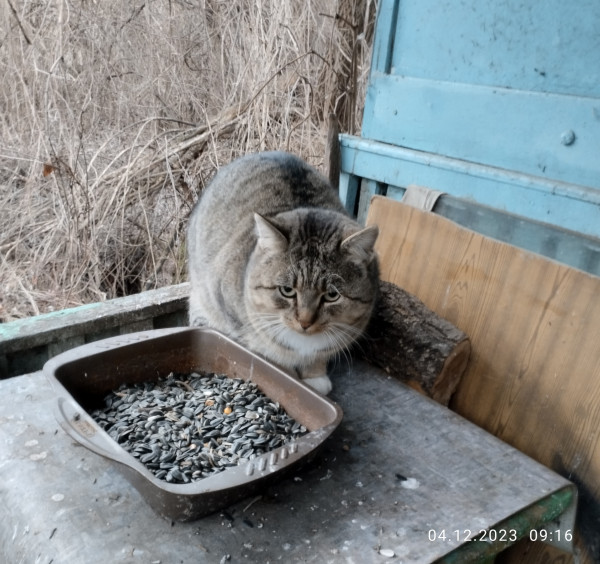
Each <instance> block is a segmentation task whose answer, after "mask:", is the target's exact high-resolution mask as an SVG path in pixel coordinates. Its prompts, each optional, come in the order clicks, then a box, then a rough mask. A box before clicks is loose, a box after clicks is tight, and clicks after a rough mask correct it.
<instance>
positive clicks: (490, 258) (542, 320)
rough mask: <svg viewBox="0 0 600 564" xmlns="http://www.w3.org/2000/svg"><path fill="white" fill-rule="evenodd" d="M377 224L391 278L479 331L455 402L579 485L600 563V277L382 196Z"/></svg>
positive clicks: (583, 538)
mask: <svg viewBox="0 0 600 564" xmlns="http://www.w3.org/2000/svg"><path fill="white" fill-rule="evenodd" d="M367 223H368V224H377V225H379V227H380V236H379V239H378V242H377V251H378V253H379V256H380V260H381V270H382V278H383V279H384V280H387V281H389V282H393V283H394V284H397V285H398V286H401V287H402V288H404V289H405V290H407V291H408V292H411V293H413V294H415V295H416V296H417V297H418V298H420V299H421V300H422V301H423V302H424V303H425V304H426V305H427V306H428V307H429V308H431V309H432V310H433V311H435V312H436V313H438V314H439V315H441V316H442V317H444V318H446V319H447V320H448V321H450V322H451V323H453V324H455V325H456V326H457V327H458V328H460V329H462V330H463V331H464V332H465V333H466V334H467V335H468V336H469V337H470V339H471V345H472V353H471V360H470V362H469V366H468V367H467V370H466V372H465V374H464V375H463V378H462V380H461V382H460V384H459V387H458V390H457V392H456V394H455V395H454V397H453V399H452V402H451V407H452V408H453V409H454V410H456V411H457V412H458V413H460V414H461V415H463V416H465V417H466V418H467V419H469V420H471V421H473V422H475V423H477V424H478V425H480V426H481V427H483V428H484V429H486V430H488V431H490V432H491V433H493V434H495V435H496V436H498V437H500V438H501V439H503V440H505V441H506V442H508V443H510V444H511V445H513V446H515V447H516V448H518V449H519V450H521V451H523V452H525V453H527V454H528V455H530V456H532V457H533V458H535V459H537V460H538V461H540V462H542V463H543V464H545V465H547V466H549V467H551V468H552V469H554V470H556V471H558V472H559V473H560V474H562V475H564V476H566V477H568V478H569V479H571V480H573V481H574V482H575V483H576V484H577V485H578V486H579V494H580V505H579V507H580V510H579V514H578V520H579V521H578V522H579V525H578V535H577V539H578V542H577V545H578V548H579V549H581V550H582V551H583V552H584V553H585V555H586V556H585V557H584V560H583V561H585V562H590V563H591V562H598V561H600V278H598V277H595V276H592V275H589V274H586V273H584V272H581V271H578V270H575V269H573V268H570V267H567V266H564V265H561V264H559V263H557V262H553V261H550V260H547V259H545V258H543V257H541V256H538V255H535V254H533V253H529V252H526V251H523V250H521V249H518V248H516V247H513V246H511V245H507V244H505V243H501V242H498V241H495V240H493V239H490V238H488V237H484V236H482V235H480V234H478V233H475V232H473V231H470V230H468V229H465V228H463V227H460V226H458V225H456V224H455V223H453V222H451V221H449V220H447V219H445V218H442V217H440V216H437V215H435V214H432V213H427V212H422V211H420V210H417V209H415V208H411V207H408V206H405V205H404V204H401V203H399V202H394V201H392V200H389V199H386V198H383V197H377V196H376V197H374V198H373V201H372V204H371V208H370V211H369V216H368V220H367ZM522 550H529V552H528V556H527V562H542V559H544V560H543V561H545V562H551V561H552V559H553V557H552V556H551V554H554V552H552V551H550V550H549V549H546V548H542V545H538V546H535V547H528V548H527V549H522ZM534 553H537V554H538V556H534ZM542 553H544V554H542ZM514 561H515V562H516V561H519V560H514ZM563 561H564V560H563Z"/></svg>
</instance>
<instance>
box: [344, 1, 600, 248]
mask: <svg viewBox="0 0 600 564" xmlns="http://www.w3.org/2000/svg"><path fill="white" fill-rule="evenodd" d="M378 9H379V12H378V18H377V25H376V32H375V41H374V48H373V60H372V67H371V75H370V81H369V87H368V89H367V95H366V100H365V111H364V117H363V130H362V138H363V141H364V142H365V143H367V144H369V143H372V142H379V144H376V145H370V144H369V145H368V147H367V146H365V145H361V147H360V148H359V149H358V152H362V151H366V152H365V154H364V155H363V154H360V155H357V154H356V153H355V150H354V149H355V148H354V147H350V145H351V143H350V144H348V146H347V155H346V157H344V158H345V160H346V163H347V164H348V161H349V160H351V161H352V166H350V167H349V168H343V169H342V170H343V172H344V173H349V172H351V173H352V174H356V173H355V172H352V171H353V170H355V169H356V167H358V168H365V167H366V168H369V169H377V170H378V172H377V174H373V173H371V175H367V176H366V178H368V179H371V180H376V181H378V182H387V181H388V180H389V183H390V184H394V185H396V186H400V187H403V186H407V185H408V184H420V185H424V186H428V187H430V188H433V189H437V190H442V191H445V192H448V193H450V194H452V195H454V196H456V197H459V198H467V199H471V200H473V201H476V202H478V203H481V204H483V205H487V206H492V207H495V208H497V209H499V210H506V211H508V212H510V213H514V214H517V215H520V216H523V217H526V218H531V219H533V220H534V221H543V222H548V223H550V224H553V225H556V226H558V227H561V228H564V229H569V230H575V231H580V232H582V233H584V234H585V235H588V236H593V237H600V208H599V203H600V63H599V62H598V61H600V3H599V2H597V1H596V0H574V1H573V2H570V3H565V2H563V1H562V0H548V1H547V2H535V1H533V0H528V1H525V2H523V1H522V0H506V1H504V2H496V1H494V0H464V1H462V2H460V3H457V2H452V1H450V0H442V1H440V0H402V2H400V1H399V0H381V2H380V4H379V8H378ZM382 147H392V148H393V149H397V150H398V152H397V153H396V154H395V155H393V156H392V154H391V153H390V151H387V149H384V150H383V151H382V152H381V153H380V154H379V155H375V153H376V152H377V151H379V150H380V149H381V148H382ZM382 166H385V167H386V170H385V171H383V170H381V167H382ZM388 177H389V178H388ZM386 179H387V180H386ZM353 190H357V188H356V187H354V188H353ZM355 211H356V210H355ZM517 244H518V242H517Z"/></svg>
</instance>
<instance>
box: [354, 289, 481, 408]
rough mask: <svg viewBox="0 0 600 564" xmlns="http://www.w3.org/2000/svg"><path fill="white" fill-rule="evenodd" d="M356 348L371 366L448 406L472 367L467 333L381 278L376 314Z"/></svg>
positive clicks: (374, 313)
mask: <svg viewBox="0 0 600 564" xmlns="http://www.w3.org/2000/svg"><path fill="white" fill-rule="evenodd" d="M357 352H358V354H359V356H362V357H363V358H364V359H365V360H366V361H367V362H369V363H370V364H373V365H375V366H377V367H379V368H381V369H383V370H384V371H385V372H387V373H388V374H389V375H391V376H393V377H395V378H398V379H400V380H401V381H403V382H404V383H406V384H407V385H409V386H411V387H412V388H414V389H416V390H418V391H420V392H421V393H423V394H425V395H427V396H429V397H431V398H432V399H434V400H435V401H437V402H438V403H441V404H443V405H448V402H449V401H450V397H451V396H452V394H453V393H454V391H455V390H456V387H457V386H458V383H459V381H460V378H461V376H462V374H463V372H464V371H465V368H466V366H467V362H468V360H469V355H470V352H471V343H470V341H469V338H468V337H467V335H466V334H465V333H464V332H463V331H461V330H460V329H458V328H457V327H455V326H454V325H453V324H452V323H450V322H449V321H447V320H445V319H443V318H442V317H440V316H439V315H437V314H436V313H435V312H433V311H431V310H430V309H429V308H427V306H426V305H425V304H424V303H423V302H422V301H421V300H419V299H418V298H416V297H415V296H413V295H412V294H409V293H408V292H407V291H405V290H403V289H402V288H400V287H398V286H396V285H395V284H392V283H390V282H384V281H381V282H380V286H379V298H378V301H377V304H376V307H375V311H374V312H373V317H372V318H371V321H370V323H369V325H368V327H367V330H366V332H365V337H364V338H363V339H362V340H361V341H360V346H359V347H358V351H357Z"/></svg>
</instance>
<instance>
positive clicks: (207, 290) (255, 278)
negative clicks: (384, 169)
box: [187, 152, 379, 395]
mask: <svg viewBox="0 0 600 564" xmlns="http://www.w3.org/2000/svg"><path fill="white" fill-rule="evenodd" d="M377 235H378V229H377V227H376V226H371V227H367V228H363V227H362V226H361V225H359V224H358V223H357V222H356V221H354V220H353V219H351V218H350V216H349V215H348V214H347V213H346V210H345V208H344V206H343V205H342V202H341V201H340V199H339V197H338V195H337V193H336V191H335V189H334V188H333V187H332V186H331V184H330V183H329V182H328V180H327V179H326V178H325V177H324V176H323V175H321V174H320V173H319V172H318V171H317V170H316V169H314V168H312V167H311V166H309V165H308V164H306V163H305V162H304V161H302V160H301V159H300V158H298V157H296V156H294V155H292V154H289V153H284V152H264V153H256V154H250V155H247V156H244V157H241V158H239V159H237V160H235V161H233V162H232V163H230V164H229V165H226V166H224V167H223V168H221V169H220V170H219V171H218V173H217V174H216V175H215V177H214V178H213V180H212V181H211V182H210V184H209V185H208V186H207V187H206V188H205V190H204V191H203V193H202V195H201V197H200V199H199V201H198V203H197V204H196V205H195V207H194V209H193V210H192V213H191V215H190V219H189V224H188V230H187V252H188V273H189V280H190V285H191V292H190V299H189V321H190V324H191V325H194V326H208V327H211V328H213V329H217V330H219V331H221V332H222V333H224V334H226V335H228V336H229V337H231V338H232V339H233V340H235V341H237V342H239V343H241V344H242V345H245V346H246V347H247V348H248V349H250V350H252V351H253V352H255V353H257V354H259V355H261V356H262V357H264V358H265V359H267V360H268V361H271V362H272V363H274V364H275V365H277V366H279V367H280V368H283V369H285V370H287V371H288V372H291V373H292V374H294V375H295V376H298V377H300V378H301V379H303V380H304V381H305V383H307V384H308V385H310V386H311V387H312V388H314V389H315V390H317V391H318V392H319V393H321V394H323V395H327V394H328V393H329V392H330V391H331V388H332V384H331V380H330V379H329V377H328V376H327V362H328V360H329V359H330V358H331V357H333V356H336V355H339V354H341V353H345V351H346V350H347V349H348V348H349V346H350V345H351V344H352V343H353V342H354V341H355V340H357V339H358V338H359V337H360V336H361V335H362V333H363V331H364V329H365V327H366V325H367V323H368V321H369V318H370V316H371V313H372V311H373V308H374V305H375V300H376V298H377V289H378V286H379V267H378V261H377V256H376V254H375V251H374V244H375V241H376V239H377Z"/></svg>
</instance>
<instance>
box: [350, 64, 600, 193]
mask: <svg viewBox="0 0 600 564" xmlns="http://www.w3.org/2000/svg"><path fill="white" fill-rule="evenodd" d="M598 57H599V60H600V52H599V53H598ZM367 101H368V104H367V107H366V108H365V115H364V120H363V130H362V136H363V137H365V138H367V139H373V140H377V141H383V142H385V143H391V144H394V145H399V146H402V147H408V148H411V149H417V150H420V151H426V152H429V153H436V154H440V155H445V156H449V157H453V158H456V159H461V160H466V161H471V162H475V163H481V164H486V165H491V166H495V167H500V168H505V169H508V170H515V171H520V172H524V173H527V174H532V175H539V176H542V177H545V178H549V179H556V180H562V181H564V182H570V183H574V184H581V185H583V186H589V187H593V188H597V189H600V99H595V98H582V97H576V96H566V95H562V94H547V93H540V92H525V91H522V90H511V89H507V88H497V87H489V86H478V85H472V84H460V83H446V82H439V81H435V80H424V79H420V78H408V77H398V76H392V75H388V74H379V73H376V74H374V75H372V84H371V86H370V88H369V89H368V93H367ZM596 114H597V118H596V117H595V116H596ZM569 132H573V133H572V134H571V133H569ZM570 135H574V139H571V138H570V137H569V136H570Z"/></svg>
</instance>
